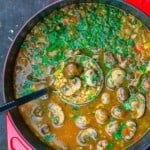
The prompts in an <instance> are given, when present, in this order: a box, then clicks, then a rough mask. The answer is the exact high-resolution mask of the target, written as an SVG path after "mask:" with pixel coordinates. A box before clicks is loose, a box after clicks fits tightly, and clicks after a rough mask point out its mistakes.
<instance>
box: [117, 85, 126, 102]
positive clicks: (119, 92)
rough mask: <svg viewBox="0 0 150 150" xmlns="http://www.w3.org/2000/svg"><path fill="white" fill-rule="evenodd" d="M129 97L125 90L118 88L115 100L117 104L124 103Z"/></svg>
mask: <svg viewBox="0 0 150 150" xmlns="http://www.w3.org/2000/svg"><path fill="white" fill-rule="evenodd" d="M128 97H129V92H128V91H127V89H125V88H123V87H120V88H119V89H118V90H117V99H118V101H119V102H121V103H122V102H124V101H125V100H127V99H128Z"/></svg>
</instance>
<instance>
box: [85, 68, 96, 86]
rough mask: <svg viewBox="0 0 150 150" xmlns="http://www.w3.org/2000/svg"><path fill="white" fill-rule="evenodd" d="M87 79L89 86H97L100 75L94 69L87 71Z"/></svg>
mask: <svg viewBox="0 0 150 150" xmlns="http://www.w3.org/2000/svg"><path fill="white" fill-rule="evenodd" d="M85 77H86V83H87V85H88V86H96V84H97V77H98V75H97V73H96V72H95V71H94V70H93V69H89V70H87V71H86V72H85Z"/></svg>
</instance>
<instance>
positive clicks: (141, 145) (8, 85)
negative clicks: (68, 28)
mask: <svg viewBox="0 0 150 150" xmlns="http://www.w3.org/2000/svg"><path fill="white" fill-rule="evenodd" d="M83 2H84V3H86V2H97V3H102V4H108V5H110V6H115V7H117V8H120V9H123V10H124V11H126V12H129V13H131V14H132V15H134V16H135V17H137V18H139V19H140V20H141V21H142V22H143V23H144V24H145V25H146V26H147V27H148V28H149V29H150V18H149V17H148V16H146V15H145V14H144V13H142V12H141V11H139V10H137V9H136V8H135V7H132V6H131V5H128V4H126V3H125V2H123V1H121V0H56V1H55V2H54V3H51V4H50V5H48V6H47V7H46V8H44V9H43V10H41V11H39V12H38V13H37V14H35V15H34V16H33V17H32V18H31V19H30V20H29V21H28V22H27V23H26V24H25V25H24V26H23V27H22V28H21V30H20V32H19V33H18V34H17V36H16V38H15V40H14V42H13V43H12V45H11V47H10V49H9V51H8V55H7V57H6V62H5V65H4V71H3V96H4V100H5V102H9V101H11V100H12V99H14V98H15V97H14V89H13V72H14V66H15V61H16V57H17V54H18V52H19V48H20V46H21V44H22V42H23V41H24V39H25V37H26V35H27V34H28V33H29V32H30V30H31V29H32V28H33V26H34V25H35V24H36V23H37V22H39V21H40V20H41V19H42V18H43V17H44V16H46V15H48V14H49V13H51V12H52V11H53V10H55V9H59V8H61V7H64V6H66V5H69V4H72V3H83ZM9 114H10V117H11V119H12V120H13V122H14V125H15V127H16V129H17V130H18V132H20V133H21V135H22V137H23V138H24V139H25V140H26V141H27V142H28V143H29V144H30V145H31V147H33V148H35V149H37V150H47V149H52V148H50V147H48V146H47V145H45V144H44V143H42V142H41V141H40V140H39V139H38V138H37V137H36V136H35V135H34V134H33V133H32V132H31V131H30V129H29V128H28V126H27V125H26V124H25V122H24V120H23V119H22V117H21V115H20V114H19V111H18V109H17V108H15V109H13V110H11V111H10V112H9ZM149 145H150V132H147V133H146V134H145V136H144V137H143V138H142V139H141V140H140V141H138V142H137V143H135V144H134V145H132V146H130V147H129V149H130V150H133V149H136V150H144V149H146V148H147V147H148V146H149Z"/></svg>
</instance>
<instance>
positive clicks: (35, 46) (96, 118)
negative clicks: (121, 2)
mask: <svg viewBox="0 0 150 150" xmlns="http://www.w3.org/2000/svg"><path fill="white" fill-rule="evenodd" d="M14 81H15V85H14V88H15V94H16V98H18V97H21V96H24V95H26V94H29V93H31V92H33V91H36V90H39V89H42V88H44V87H51V88H52V89H53V91H51V92H50V93H48V94H47V95H44V96H42V97H40V98H39V99H37V100H35V101H32V102H29V103H27V104H24V105H22V106H20V107H19V110H20V113H21V114H22V116H23V118H24V120H25V122H26V124H27V125H28V126H29V127H30V129H31V130H32V131H33V132H34V134H35V135H36V136H38V138H39V139H40V140H42V141H43V142H45V143H46V144H48V145H49V146H51V147H53V148H54V149H63V150H88V149H90V150H105V149H106V150H113V149H114V150H119V149H123V148H126V147H127V146H129V145H131V144H133V143H135V142H136V141H138V140H139V139H140V138H141V137H142V136H143V135H144V133H145V132H146V131H147V130H148V128H149V126H150V117H149V114H150V31H149V30H148V29H147V28H146V27H145V26H144V25H143V24H142V23H141V22H140V21H139V20H137V19H136V18H135V17H134V16H132V15H130V14H128V13H126V12H124V11H122V10H119V9H117V8H114V7H110V6H107V5H100V4H90V3H88V4H78V5H70V6H67V7H65V8H61V9H60V10H55V11H53V12H52V13H51V14H50V15H49V16H46V17H45V18H43V20H41V22H39V23H38V24H37V25H36V26H35V27H34V28H33V29H32V30H31V32H30V33H29V34H28V35H27V36H26V39H25V41H24V43H23V44H22V46H21V48H20V52H19V54H18V57H17V60H16V67H15V74H14Z"/></svg>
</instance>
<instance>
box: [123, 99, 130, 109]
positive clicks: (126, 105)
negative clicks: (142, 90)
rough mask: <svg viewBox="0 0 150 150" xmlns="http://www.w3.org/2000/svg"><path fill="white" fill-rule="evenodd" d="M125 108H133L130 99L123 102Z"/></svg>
mask: <svg viewBox="0 0 150 150" xmlns="http://www.w3.org/2000/svg"><path fill="white" fill-rule="evenodd" d="M123 108H124V109H125V110H127V111H129V110H131V105H130V103H129V101H126V102H123Z"/></svg>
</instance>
